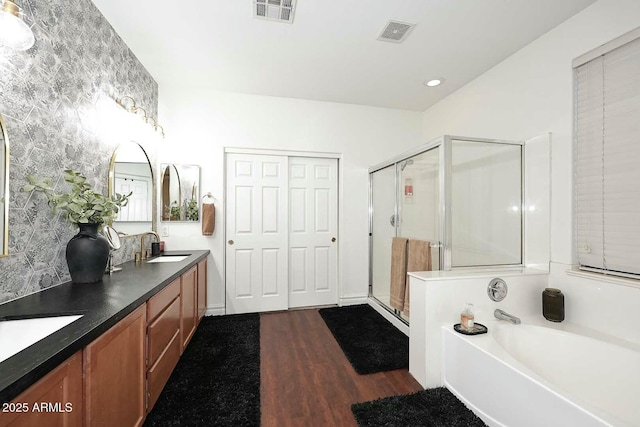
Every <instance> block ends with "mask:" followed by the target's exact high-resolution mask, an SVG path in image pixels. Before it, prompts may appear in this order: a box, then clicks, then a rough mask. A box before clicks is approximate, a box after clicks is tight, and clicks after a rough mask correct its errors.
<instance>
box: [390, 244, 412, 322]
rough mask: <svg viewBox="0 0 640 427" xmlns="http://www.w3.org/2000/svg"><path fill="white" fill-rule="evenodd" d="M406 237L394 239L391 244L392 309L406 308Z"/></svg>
mask: <svg viewBox="0 0 640 427" xmlns="http://www.w3.org/2000/svg"><path fill="white" fill-rule="evenodd" d="M408 241H409V239H407V238H405V237H394V238H393V241H392V242H391V301H390V303H391V307H393V308H395V309H398V310H402V308H403V307H404V294H405V286H406V284H407V280H406V277H407V242H408Z"/></svg>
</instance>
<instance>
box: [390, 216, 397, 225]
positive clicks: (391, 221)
mask: <svg viewBox="0 0 640 427" xmlns="http://www.w3.org/2000/svg"><path fill="white" fill-rule="evenodd" d="M389 223H390V224H391V226H392V227H395V226H396V216H395V215H391V217H390V218H389Z"/></svg>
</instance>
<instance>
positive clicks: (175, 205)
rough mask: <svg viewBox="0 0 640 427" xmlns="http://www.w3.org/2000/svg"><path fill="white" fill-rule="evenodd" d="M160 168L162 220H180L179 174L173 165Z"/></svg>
mask: <svg viewBox="0 0 640 427" xmlns="http://www.w3.org/2000/svg"><path fill="white" fill-rule="evenodd" d="M161 169H162V184H161V187H162V220H163V221H180V220H181V218H182V208H181V206H180V202H181V200H182V194H181V192H180V174H179V173H178V169H177V168H176V167H175V165H165V164H163V165H162V166H161Z"/></svg>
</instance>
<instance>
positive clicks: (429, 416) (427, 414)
mask: <svg viewBox="0 0 640 427" xmlns="http://www.w3.org/2000/svg"><path fill="white" fill-rule="evenodd" d="M351 412H353V415H354V416H355V417H356V421H357V422H358V425H359V426H360V427H374V426H375V427H378V426H393V427H404V426H406V427H415V426H424V427H486V425H485V423H484V422H482V420H481V419H480V418H478V417H477V416H476V414H474V413H473V412H471V410H469V409H468V408H467V407H466V406H464V404H463V403H462V402H461V401H459V400H458V398H456V397H455V396H454V395H453V394H451V392H450V391H449V390H447V389H446V388H445V387H438V388H430V389H427V390H423V391H419V392H417V393H413V394H407V395H404V396H392V397H385V398H383V399H378V400H374V401H372V402H365V403H356V404H354V405H351Z"/></svg>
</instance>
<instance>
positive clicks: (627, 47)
mask: <svg viewBox="0 0 640 427" xmlns="http://www.w3.org/2000/svg"><path fill="white" fill-rule="evenodd" d="M574 72H575V93H576V108H575V167H574V171H575V209H576V212H575V214H576V215H575V218H576V224H575V225H576V246H577V248H576V249H577V254H578V262H579V264H580V266H581V267H582V268H586V269H596V270H600V271H603V272H607V273H612V274H623V275H625V274H633V275H640V39H636V40H633V41H631V42H629V43H626V44H624V45H622V46H620V47H617V48H615V49H613V50H611V51H608V52H606V53H604V54H603V55H601V56H598V57H597V58H595V59H592V60H591V61H589V62H586V63H584V64H582V65H580V66H578V67H576V68H575V70H574Z"/></svg>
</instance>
